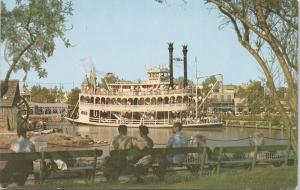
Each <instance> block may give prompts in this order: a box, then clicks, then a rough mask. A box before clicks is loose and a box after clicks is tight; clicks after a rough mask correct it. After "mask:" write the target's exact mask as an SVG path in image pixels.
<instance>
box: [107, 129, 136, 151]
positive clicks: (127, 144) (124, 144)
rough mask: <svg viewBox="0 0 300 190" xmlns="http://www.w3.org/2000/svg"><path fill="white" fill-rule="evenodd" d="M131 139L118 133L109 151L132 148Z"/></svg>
mask: <svg viewBox="0 0 300 190" xmlns="http://www.w3.org/2000/svg"><path fill="white" fill-rule="evenodd" d="M132 141H133V138H132V137H129V136H127V135H126V134H123V133H120V134H119V135H117V136H115V137H114V138H113V140H112V142H111V144H110V146H109V150H110V151H113V150H128V149H131V148H132V146H133V145H132Z"/></svg>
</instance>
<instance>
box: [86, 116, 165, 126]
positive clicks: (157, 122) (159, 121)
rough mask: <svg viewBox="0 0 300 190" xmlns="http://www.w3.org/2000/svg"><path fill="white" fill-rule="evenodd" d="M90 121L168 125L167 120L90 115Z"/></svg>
mask: <svg viewBox="0 0 300 190" xmlns="http://www.w3.org/2000/svg"><path fill="white" fill-rule="evenodd" d="M89 120H90V122H97V123H107V124H135V125H141V124H143V125H168V122H167V121H166V120H127V119H123V120H119V119H100V118H93V117H90V119H89Z"/></svg>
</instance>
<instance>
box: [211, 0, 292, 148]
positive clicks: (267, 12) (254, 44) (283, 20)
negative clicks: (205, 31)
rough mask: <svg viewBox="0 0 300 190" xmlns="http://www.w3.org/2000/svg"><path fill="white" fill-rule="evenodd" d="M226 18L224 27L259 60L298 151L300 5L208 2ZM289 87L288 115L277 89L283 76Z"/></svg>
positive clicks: (258, 0) (271, 0)
mask: <svg viewBox="0 0 300 190" xmlns="http://www.w3.org/2000/svg"><path fill="white" fill-rule="evenodd" d="M206 3H208V4H211V5H213V6H214V7H216V8H217V9H218V10H219V11H220V13H221V15H222V16H223V19H224V20H223V21H224V23H223V26H226V25H229V24H231V25H232V26H233V28H234V31H235V33H236V36H237V39H238V41H239V43H240V44H241V45H242V46H243V47H244V48H245V49H246V50H247V51H248V52H249V53H250V54H251V55H252V56H253V57H254V58H255V59H256V61H257V63H258V64H259V65H260V67H261V69H262V71H263V73H264V75H265V77H266V85H267V87H268V88H269V90H270V95H271V97H272V99H273V100H274V103H275V106H276V107H277V109H278V111H279V112H280V114H281V117H283V118H284V123H283V124H284V125H285V126H286V127H287V128H288V129H289V131H290V134H291V135H290V139H291V142H292V145H293V149H294V151H296V152H297V140H296V136H295V135H294V134H293V133H294V132H293V130H290V128H291V127H292V126H297V116H298V110H297V107H298V105H297V104H298V102H297V98H298V96H297V91H298V90H297V77H298V63H297V51H298V46H297V42H298V40H297V34H298V1H297V0H289V1H281V0H266V1H262V0H226V1H225V0H206ZM281 73H282V74H283V76H284V78H285V81H286V83H287V88H286V96H287V100H288V101H287V103H288V106H289V108H290V110H291V112H292V114H287V113H286V111H285V108H284V106H283V105H282V104H281V102H280V94H278V91H277V89H276V86H275V81H276V79H277V78H278V77H279V76H278V75H279V74H281Z"/></svg>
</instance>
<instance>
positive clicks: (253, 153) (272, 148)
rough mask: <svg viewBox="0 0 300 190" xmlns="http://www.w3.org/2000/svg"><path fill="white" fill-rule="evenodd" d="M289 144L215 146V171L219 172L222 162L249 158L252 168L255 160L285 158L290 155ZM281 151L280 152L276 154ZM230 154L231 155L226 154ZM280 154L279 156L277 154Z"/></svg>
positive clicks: (235, 161) (234, 161)
mask: <svg viewBox="0 0 300 190" xmlns="http://www.w3.org/2000/svg"><path fill="white" fill-rule="evenodd" d="M290 147H291V146H290V145H262V146H232V147H216V148H215V149H214V151H213V154H214V156H213V158H214V159H213V161H217V172H219V170H220V167H221V164H222V162H223V161H224V162H226V163H227V164H229V163H230V161H232V163H235V164H238V162H239V160H240V162H241V163H245V160H249V161H250V162H249V163H251V164H252V168H254V167H255V165H256V164H257V162H263V161H268V162H273V161H278V160H281V161H284V164H286V163H287V160H288V158H289V155H290V149H291V148H290ZM279 152H281V153H282V154H278V153H279ZM228 155H231V156H232V157H230V156H228ZM278 155H281V156H278Z"/></svg>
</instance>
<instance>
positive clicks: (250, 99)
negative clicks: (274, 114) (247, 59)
mask: <svg viewBox="0 0 300 190" xmlns="http://www.w3.org/2000/svg"><path fill="white" fill-rule="evenodd" d="M236 96H237V97H240V98H245V100H246V103H247V104H248V108H249V111H250V112H251V113H252V114H257V113H261V112H262V111H263V110H262V109H261V108H264V107H265V106H266V100H267V99H266V96H265V93H264V87H263V86H262V85H261V82H260V81H251V80H250V84H249V85H248V87H247V88H242V87H239V89H238V91H237V93H236Z"/></svg>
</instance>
